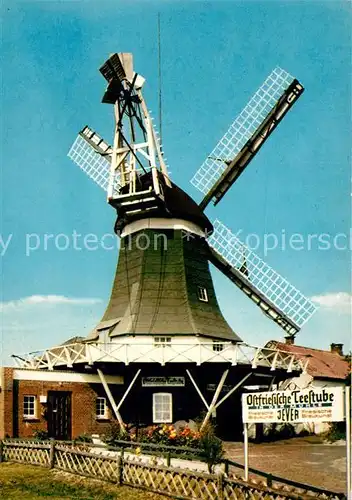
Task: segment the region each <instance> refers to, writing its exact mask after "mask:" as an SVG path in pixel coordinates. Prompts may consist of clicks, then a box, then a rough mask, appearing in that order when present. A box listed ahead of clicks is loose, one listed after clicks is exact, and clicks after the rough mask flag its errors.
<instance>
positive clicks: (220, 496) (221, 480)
mask: <svg viewBox="0 0 352 500" xmlns="http://www.w3.org/2000/svg"><path fill="white" fill-rule="evenodd" d="M217 488H218V496H217V500H224V498H225V497H224V475H223V473H222V472H219V474H217Z"/></svg>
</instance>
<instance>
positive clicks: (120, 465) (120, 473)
mask: <svg viewBox="0 0 352 500" xmlns="http://www.w3.org/2000/svg"><path fill="white" fill-rule="evenodd" d="M116 483H117V484H118V485H119V486H121V485H122V483H123V455H122V452H121V455H119V456H118V458H117V478H116Z"/></svg>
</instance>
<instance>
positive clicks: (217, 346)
mask: <svg viewBox="0 0 352 500" xmlns="http://www.w3.org/2000/svg"><path fill="white" fill-rule="evenodd" d="M223 350H224V344H222V343H221V342H217V341H216V340H213V351H215V352H221V351H223Z"/></svg>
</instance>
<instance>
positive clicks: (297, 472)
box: [225, 438, 346, 491]
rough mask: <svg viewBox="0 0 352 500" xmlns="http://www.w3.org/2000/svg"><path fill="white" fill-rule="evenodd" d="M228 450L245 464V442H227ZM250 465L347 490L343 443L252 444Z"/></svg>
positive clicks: (328, 487) (284, 442)
mask: <svg viewBox="0 0 352 500" xmlns="http://www.w3.org/2000/svg"><path fill="white" fill-rule="evenodd" d="M225 450H226V456H227V458H230V459H232V460H234V461H235V462H239V463H242V464H243V443H225ZM249 466H250V467H254V468H256V469H260V470H262V471H265V472H271V473H272V474H276V475H278V476H282V477H286V478H288V479H292V480H293V481H298V482H301V483H306V484H311V485H314V486H318V487H319V488H326V489H328V490H332V491H345V490H346V447H345V446H343V445H331V444H317V443H312V442H310V441H309V440H305V439H304V438H296V439H290V440H285V441H278V442H276V443H261V444H252V443H250V445H249ZM239 474H240V475H242V474H243V472H239Z"/></svg>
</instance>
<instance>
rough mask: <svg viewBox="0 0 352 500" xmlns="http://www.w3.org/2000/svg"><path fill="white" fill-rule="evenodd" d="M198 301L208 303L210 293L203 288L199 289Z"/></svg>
mask: <svg viewBox="0 0 352 500" xmlns="http://www.w3.org/2000/svg"><path fill="white" fill-rule="evenodd" d="M198 299H199V300H201V301H202V302H208V292H207V289H206V288H204V287H203V286H199V287H198Z"/></svg>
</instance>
